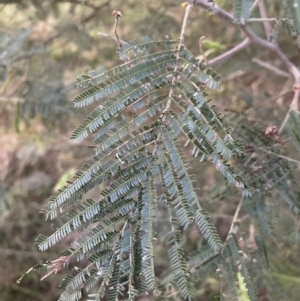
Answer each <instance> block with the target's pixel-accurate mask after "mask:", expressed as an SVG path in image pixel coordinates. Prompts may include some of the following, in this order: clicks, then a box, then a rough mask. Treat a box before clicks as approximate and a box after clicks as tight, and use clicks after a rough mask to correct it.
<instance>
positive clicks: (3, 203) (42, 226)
mask: <svg viewBox="0 0 300 301" xmlns="http://www.w3.org/2000/svg"><path fill="white" fill-rule="evenodd" d="M268 2H270V1H268ZM274 3H275V4H276V1H274ZM218 4H219V5H221V6H223V7H225V8H227V9H228V10H231V9H232V7H231V1H226V0H220V1H218ZM113 10H120V11H121V12H122V14H123V17H122V18H121V20H120V25H119V28H118V33H119V36H120V38H121V39H123V40H126V41H129V40H131V39H138V38H139V37H141V36H145V35H148V36H151V37H153V36H154V37H157V38H164V37H165V36H169V37H172V38H177V37H178V35H179V33H180V27H181V20H182V16H183V13H184V10H183V8H182V7H181V1H179V0H164V1H158V0H144V1H136V0H113V1H112V0H108V1H105V0H95V1H85V0H69V1H67V0H65V1H64V0H49V1H40V0H0V11H1V20H0V145H1V151H0V162H1V172H0V256H1V260H0V300H3V301H12V300H14V301H19V300H22V301H29V300H30V301H33V300H43V301H50V300H56V299H57V297H58V296H59V294H60V290H58V289H57V284H58V283H59V282H60V279H61V276H60V275H56V276H53V277H50V278H47V279H45V280H44V281H43V282H40V281H39V276H38V275H36V274H32V275H30V276H28V277H27V278H26V279H25V280H24V282H22V284H21V285H17V284H16V280H17V279H18V278H19V277H20V275H21V274H22V273H24V272H25V271H26V270H27V269H28V268H29V267H30V266H32V265H33V264H35V263H37V262H38V261H40V260H46V259H48V260H53V259H56V258H57V257H58V249H56V248H53V249H52V250H51V251H50V252H48V253H41V252H38V250H37V248H36V247H35V245H34V239H35V237H36V236H37V235H38V234H39V233H43V234H45V235H47V234H50V233H51V232H52V231H53V229H52V228H51V225H50V223H44V222H43V221H44V217H43V215H41V214H39V211H40V209H41V208H43V206H44V205H45V203H46V201H47V198H48V197H49V196H50V195H51V194H55V191H56V190H57V189H58V188H60V187H61V186H62V185H63V184H64V182H65V180H67V179H68V178H70V177H71V176H72V175H73V174H74V171H75V169H77V168H78V167H79V166H80V164H81V163H82V162H83V161H85V160H86V159H87V158H88V157H90V156H91V155H92V152H91V151H90V150H89V149H88V148H87V145H88V144H87V142H84V143H82V144H81V145H76V146H74V145H73V143H72V141H70V140H69V137H70V134H71V132H72V131H73V129H74V128H75V127H76V126H77V125H78V124H79V120H82V119H83V117H84V116H85V115H86V112H87V111H85V110H74V108H73V104H72V98H73V97H74V96H75V95H76V94H77V92H78V91H76V89H75V86H74V81H75V78H76V77H77V76H78V75H80V74H81V73H84V72H87V71H88V70H90V69H93V68H96V67H97V66H100V65H101V66H104V67H106V68H109V67H112V66H115V65H116V64H117V63H119V61H118V56H117V55H116V46H117V45H116V43H115V41H114V40H113V39H112V38H110V37H105V34H108V35H111V36H112V35H113V33H112V30H113V24H114V18H113V17H112V15H111V13H112V11H113ZM254 13H255V12H254ZM269 13H270V15H272V14H276V5H272V6H270V12H269ZM252 28H253V29H254V30H255V32H256V33H258V34H259V35H260V36H262V37H264V38H265V32H264V28H263V25H262V24H260V23H255V24H253V25H252ZM282 31H283V29H282ZM201 36H205V37H206V39H205V40H204V43H203V47H204V51H205V53H206V55H207V56H208V59H210V58H214V57H216V56H218V55H220V54H221V53H223V52H225V51H226V50H228V49H231V48H232V47H234V46H235V45H236V44H237V43H239V42H240V41H242V39H243V36H242V34H241V32H240V31H239V30H238V29H237V28H236V27H234V26H231V25H228V24H226V23H225V21H222V20H220V19H219V18H218V17H214V16H209V14H208V13H207V12H205V11H204V10H202V9H200V8H197V7H195V8H194V9H193V12H192V15H191V18H190V20H189V27H188V30H187V35H186V39H185V44H186V46H187V47H188V48H189V49H190V50H191V51H192V52H193V53H194V55H195V56H199V55H200V50H199V44H198V41H199V38H200V37H201ZM278 42H279V44H280V45H281V47H282V49H283V50H284V52H285V53H286V55H288V57H289V58H290V59H291V60H292V61H293V62H294V63H295V64H297V62H299V59H300V53H299V47H298V46H297V41H296V40H295V39H293V38H291V37H289V36H288V35H286V34H282V35H281V34H280V32H279V38H278ZM259 61H265V62H269V63H270V64H271V65H273V66H275V67H276V66H277V67H278V68H281V65H280V62H279V60H278V58H277V57H275V56H274V55H273V54H271V53H270V52H269V51H268V50H266V49H262V48H260V47H259V46H256V45H252V46H251V47H248V48H247V49H245V50H243V51H242V52H240V53H238V54H237V55H235V56H234V57H232V58H230V59H229V60H227V61H226V62H224V63H222V64H221V63H220V64H217V65H216V66H214V68H215V69H216V70H217V71H218V72H219V73H220V74H221V75H222V78H223V80H222V82H223V85H222V88H221V91H218V92H213V93H212V97H213V99H214V102H215V103H216V105H217V107H218V109H217V111H218V112H225V111H226V110H227V111H234V112H237V113H238V114H240V113H243V112H246V111H247V112H248V116H250V119H251V122H253V123H259V124H260V126H261V127H262V128H266V127H268V126H272V125H277V126H278V127H280V125H281V122H282V121H283V119H284V116H285V114H286V112H287V110H288V107H289V104H290V102H291V100H292V96H293V92H292V90H291V87H292V84H293V81H292V79H291V78H290V77H289V76H285V75H283V74H277V73H274V72H270V71H269V70H268V69H266V68H264V67H262V66H261V64H259V63H257V62H259ZM298 65H299V64H298ZM287 147H289V146H288V145H287ZM194 173H195V174H196V177H197V181H198V183H199V187H200V188H201V190H200V192H199V193H200V194H201V197H202V199H204V200H207V204H206V209H207V210H209V211H210V212H211V213H212V216H213V217H214V222H215V224H216V225H217V227H218V231H219V233H220V234H221V237H223V238H224V237H226V234H227V232H228V229H229V227H230V222H231V218H232V214H233V213H234V208H235V205H236V204H235V203H234V202H228V200H227V201H226V200H225V201H224V200H223V201H219V200H213V201H212V200H211V199H210V195H209V192H210V191H211V189H212V188H213V187H214V186H215V184H216V181H217V180H218V176H215V175H214V172H213V169H210V168H209V167H208V168H207V169H206V170H205V171H201V172H199V171H197V170H195V171H194ZM280 210H281V209H280ZM281 212H282V213H284V212H285V211H284V209H283V211H281ZM160 223H161V224H162V225H160V226H162V227H163V216H161V221H160ZM278 223H279V224H280V227H278V229H276V231H280V232H279V236H280V237H281V240H280V241H278V242H276V245H275V248H274V254H272V256H274V259H275V260H274V265H275V266H276V269H277V272H276V275H275V276H276V277H277V279H278V280H279V282H280V283H281V285H282V286H283V287H285V288H286V289H287V290H288V296H287V298H288V299H287V300H297V299H298V298H297V296H299V294H300V290H299V285H298V288H297V284H298V283H299V282H300V269H299V264H300V256H299V240H300V237H299V234H297V233H298V232H297V231H296V232H295V233H294V236H293V237H290V234H289V233H291V229H292V228H293V227H294V223H292V222H291V217H290V215H286V216H285V215H284V214H281V215H280V216H279V217H278ZM298 226H299V224H298ZM297 235H298V236H297ZM185 239H186V241H188V242H189V245H190V246H191V250H192V249H193V246H195V245H196V244H197V240H198V237H197V236H193V233H189V234H187V236H186V237H185ZM71 240H72V237H70V238H69V239H68V240H66V242H65V243H66V246H67V245H68V244H69V243H70V241H71ZM63 248H64V246H60V249H63ZM161 251H163V250H161V249H160V248H159V247H158V249H157V252H158V253H157V254H158V256H157V259H158V261H157V263H158V267H157V271H156V272H157V274H158V275H159V274H161V273H162V272H163V271H164V270H165V268H166V267H165V265H164V256H163V255H162V256H160V252H161ZM218 295H219V285H218V282H217V280H216V279H214V278H208V279H207V280H206V281H205V283H203V284H202V286H201V289H199V292H198V294H197V300H216V296H218ZM261 295H262V296H263V292H261ZM218 298H219V297H217V300H219V299H218ZM243 300H245V301H246V300H247V299H243ZM261 300H263V299H261ZM265 300H268V299H265Z"/></svg>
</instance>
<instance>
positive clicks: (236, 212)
mask: <svg viewBox="0 0 300 301" xmlns="http://www.w3.org/2000/svg"><path fill="white" fill-rule="evenodd" d="M243 201H244V197H242V198H241V199H240V201H239V203H238V205H237V207H236V210H235V213H234V216H233V219H232V222H231V225H230V229H229V231H228V234H227V237H226V241H228V239H229V238H230V237H231V235H232V234H233V233H234V232H235V228H234V227H235V224H236V222H237V221H238V218H239V214H240V211H241V209H242V204H243Z"/></svg>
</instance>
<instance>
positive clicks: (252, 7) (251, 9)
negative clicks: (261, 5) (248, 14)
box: [250, 0, 260, 11]
mask: <svg viewBox="0 0 300 301" xmlns="http://www.w3.org/2000/svg"><path fill="white" fill-rule="evenodd" d="M259 1H260V0H255V1H254V3H253V4H252V6H251V8H250V11H253V10H254V8H255V7H256V5H257V4H258V2H259Z"/></svg>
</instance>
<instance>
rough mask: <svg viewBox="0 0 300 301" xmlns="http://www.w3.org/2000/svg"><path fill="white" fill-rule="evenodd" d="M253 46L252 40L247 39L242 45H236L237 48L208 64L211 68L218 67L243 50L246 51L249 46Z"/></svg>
mask: <svg viewBox="0 0 300 301" xmlns="http://www.w3.org/2000/svg"><path fill="white" fill-rule="evenodd" d="M250 44H251V42H250V39H248V38H246V39H245V40H244V41H242V42H241V43H240V44H238V45H236V46H235V47H233V48H231V49H230V50H228V51H226V52H224V53H222V54H221V55H219V56H217V57H215V58H213V59H211V60H210V61H209V62H208V65H209V66H213V65H216V64H218V63H220V62H222V61H224V60H226V59H228V58H229V57H231V56H233V55H235V54H236V53H238V52H240V51H242V50H243V49H245V48H246V47H247V46H249V45H250Z"/></svg>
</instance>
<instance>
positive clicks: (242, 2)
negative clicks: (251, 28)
mask: <svg viewBox="0 0 300 301" xmlns="http://www.w3.org/2000/svg"><path fill="white" fill-rule="evenodd" d="M253 3H254V0H234V3H233V8H234V10H233V17H234V19H235V21H236V22H237V23H239V24H245V22H246V21H247V20H248V19H249V17H250V9H251V7H252V5H253Z"/></svg>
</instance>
